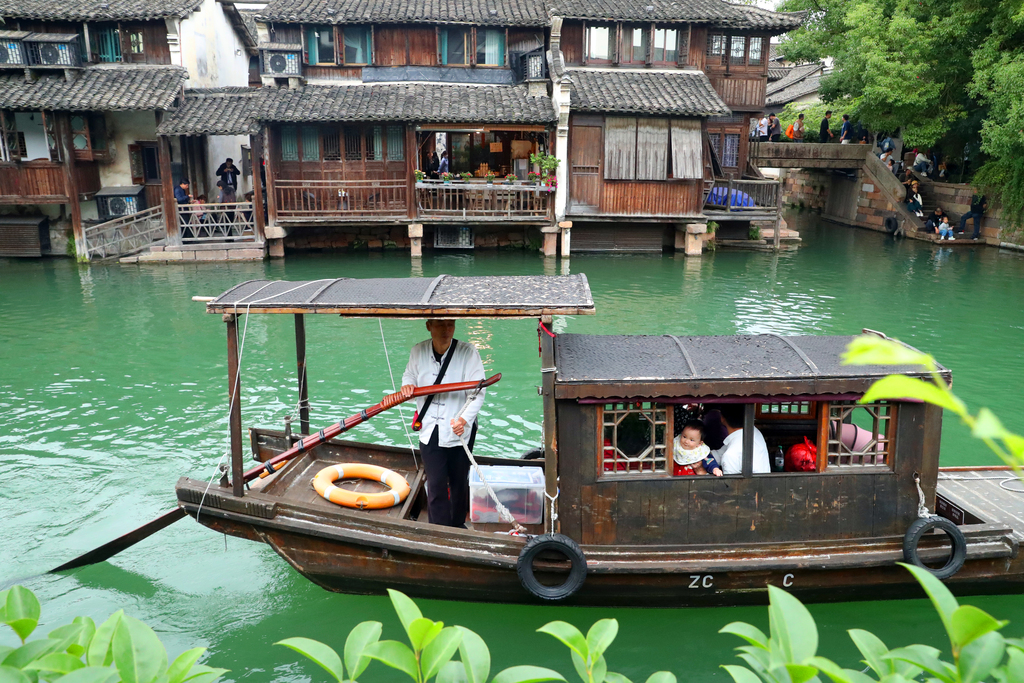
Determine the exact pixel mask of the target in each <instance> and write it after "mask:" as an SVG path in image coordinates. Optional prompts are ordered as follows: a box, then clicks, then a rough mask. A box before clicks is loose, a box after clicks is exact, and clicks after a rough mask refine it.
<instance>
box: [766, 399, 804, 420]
mask: <svg viewBox="0 0 1024 683" xmlns="http://www.w3.org/2000/svg"><path fill="white" fill-rule="evenodd" d="M816 408H817V406H816V404H815V403H813V402H811V401H790V402H787V403H759V404H758V405H757V412H756V413H755V415H754V417H755V418H759V417H770V418H776V419H778V418H782V419H785V418H790V419H793V420H812V419H814V417H815V415H817V414H818V411H817V409H816Z"/></svg>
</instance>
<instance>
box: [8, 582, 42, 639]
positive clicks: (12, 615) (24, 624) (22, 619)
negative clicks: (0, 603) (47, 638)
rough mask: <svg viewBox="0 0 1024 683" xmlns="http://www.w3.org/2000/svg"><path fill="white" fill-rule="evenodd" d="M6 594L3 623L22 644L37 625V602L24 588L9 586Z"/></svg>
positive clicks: (32, 594)
mask: <svg viewBox="0 0 1024 683" xmlns="http://www.w3.org/2000/svg"><path fill="white" fill-rule="evenodd" d="M6 593H7V600H6V602H5V604H4V623H5V624H7V625H8V626H10V627H11V628H12V629H14V632H15V633H17V634H18V637H19V638H21V642H23V643H24V642H25V640H26V639H27V638H28V637H29V636H30V635H32V631H35V630H36V626H38V625H39V614H40V608H39V600H38V599H37V598H36V596H35V593H33V592H32V591H30V590H29V589H27V588H25V587H24V586H11V587H10V588H9V589H8V590H7V591H6Z"/></svg>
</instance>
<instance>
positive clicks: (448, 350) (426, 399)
mask: <svg viewBox="0 0 1024 683" xmlns="http://www.w3.org/2000/svg"><path fill="white" fill-rule="evenodd" d="M427 331H428V332H429V333H430V339H427V340H426V341H422V342H420V343H419V344H416V345H415V346H414V347H412V350H411V351H410V352H409V364H408V365H407V366H406V368H405V373H403V374H402V389H401V394H402V396H403V397H404V398H409V397H411V396H412V392H413V389H415V388H416V387H425V386H430V385H431V384H451V383H455V382H470V381H476V380H482V379H484V365H483V362H482V361H481V360H480V352H478V351H477V350H476V347H475V346H473V344H471V343H468V342H467V343H460V342H459V340H458V339H455V338H454V337H455V321H454V320H434V319H431V320H428V321H427ZM484 394H485V390H484V389H481V390H480V391H479V392H478V393H477V394H476V397H475V398H474V399H473V400H472V401H471V402H470V403H469V405H467V406H466V409H465V410H464V411H463V409H462V407H463V404H465V402H466V400H467V398H468V396H469V394H468V393H467V392H464V391H459V392H453V393H447V394H434V395H431V396H422V397H419V398H417V399H416V417H415V418H413V429H419V432H420V455H421V456H422V458H423V468H424V470H425V471H426V475H427V510H428V513H429V515H430V523H431V524H439V525H441V526H452V527H457V528H464V527H465V525H466V515H468V514H469V457H468V456H467V455H466V453H465V451H464V450H463V446H462V444H463V442H465V444H466V447H467V448H469V449H470V450H473V442H474V441H475V440H476V417H477V415H478V414H479V413H480V408H481V407H483V405H484ZM460 411H461V413H462V414H461V416H459V413H460ZM457 416H458V417H457ZM460 437H465V438H464V439H463V438H460Z"/></svg>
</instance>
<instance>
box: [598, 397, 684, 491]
mask: <svg viewBox="0 0 1024 683" xmlns="http://www.w3.org/2000/svg"><path fill="white" fill-rule="evenodd" d="M600 412H601V444H602V445H601V467H600V469H601V472H602V473H603V475H604V476H613V475H614V476H618V475H623V476H626V475H630V474H642V473H647V474H665V473H667V472H668V458H669V455H670V453H669V444H671V443H672V408H671V406H666V405H663V404H658V403H652V402H649V401H637V402H629V403H608V404H605V405H604V406H602V409H601V411H600Z"/></svg>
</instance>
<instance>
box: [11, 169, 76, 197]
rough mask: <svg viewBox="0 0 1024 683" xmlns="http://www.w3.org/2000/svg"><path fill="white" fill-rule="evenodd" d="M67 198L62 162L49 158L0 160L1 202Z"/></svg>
mask: <svg viewBox="0 0 1024 683" xmlns="http://www.w3.org/2000/svg"><path fill="white" fill-rule="evenodd" d="M67 201H68V192H67V187H66V185H65V182H64V169H63V167H62V166H61V164H59V163H54V162H52V161H26V162H18V163H0V204H62V203H65V202H67Z"/></svg>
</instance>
